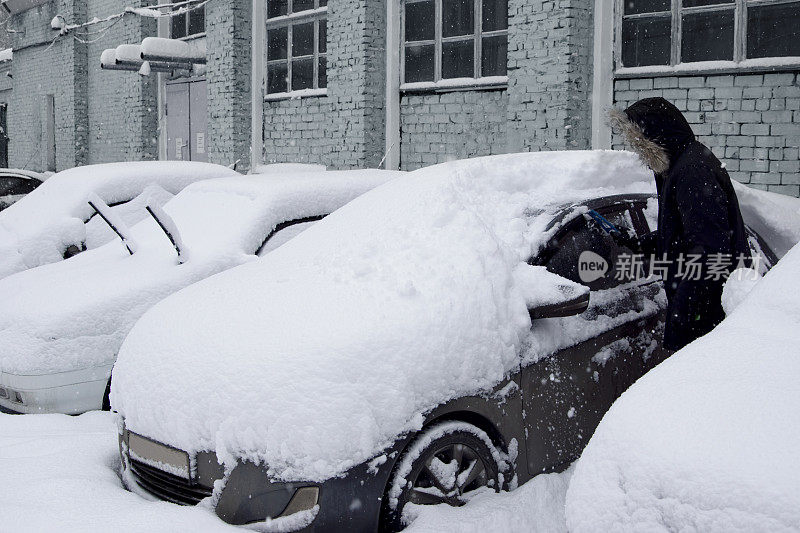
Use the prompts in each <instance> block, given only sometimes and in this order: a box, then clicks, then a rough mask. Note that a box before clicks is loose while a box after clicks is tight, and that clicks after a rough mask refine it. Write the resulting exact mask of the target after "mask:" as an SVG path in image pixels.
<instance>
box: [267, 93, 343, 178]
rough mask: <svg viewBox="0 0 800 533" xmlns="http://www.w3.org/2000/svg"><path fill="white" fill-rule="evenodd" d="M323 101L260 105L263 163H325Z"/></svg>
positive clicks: (326, 137)
mask: <svg viewBox="0 0 800 533" xmlns="http://www.w3.org/2000/svg"><path fill="white" fill-rule="evenodd" d="M330 112H331V106H330V103H328V99H327V97H314V98H304V99H302V100H300V99H294V100H277V101H269V102H264V162H265V163H320V162H322V163H326V164H327V163H328V162H329V161H330V159H329V158H328V155H329V153H330V152H331V146H330V145H331V138H330V136H329V134H328V129H329V125H328V123H329V117H330Z"/></svg>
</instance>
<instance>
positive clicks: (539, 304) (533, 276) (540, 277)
mask: <svg viewBox="0 0 800 533" xmlns="http://www.w3.org/2000/svg"><path fill="white" fill-rule="evenodd" d="M514 277H515V279H516V282H517V286H518V287H519V288H520V289H521V290H522V292H523V294H524V297H525V303H526V305H527V307H528V313H529V314H530V317H531V320H536V319H538V318H555V317H564V316H573V315H579V314H581V313H583V312H584V311H586V309H587V308H588V307H589V287H587V286H585V285H581V284H580V283H575V282H574V281H571V280H568V279H567V278H564V277H561V276H559V275H558V274H554V273H552V272H550V271H548V270H547V269H546V268H545V267H543V266H532V265H529V264H527V263H523V264H520V265H519V266H518V267H517V269H516V270H515V272H514Z"/></svg>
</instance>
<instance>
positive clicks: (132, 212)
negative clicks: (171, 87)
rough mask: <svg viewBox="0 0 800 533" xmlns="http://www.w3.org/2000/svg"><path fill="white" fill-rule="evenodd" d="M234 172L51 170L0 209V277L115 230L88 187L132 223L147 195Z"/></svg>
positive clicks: (146, 166)
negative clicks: (100, 212)
mask: <svg viewBox="0 0 800 533" xmlns="http://www.w3.org/2000/svg"><path fill="white" fill-rule="evenodd" d="M239 175H240V174H238V173H237V172H235V171H233V170H231V169H229V168H227V167H223V166H220V165H213V164H210V163H198V162H189V161H169V162H167V161H144V162H131V163H107V164H101V165H87V166H83V167H76V168H71V169H69V170H64V171H63V172H59V173H57V174H54V175H53V176H51V177H50V178H48V179H47V180H46V181H45V182H44V183H43V184H42V185H41V186H40V187H37V188H36V189H35V190H34V191H33V192H31V193H29V194H28V195H27V196H25V197H24V198H22V199H21V200H20V201H18V202H16V203H15V204H13V205H11V206H10V207H8V208H7V209H5V210H3V211H2V212H0V278H4V277H6V276H8V275H10V274H13V273H15V272H19V271H21V270H27V269H29V268H33V267H37V266H39V265H44V264H47V263H53V262H56V261H61V260H62V259H65V258H66V257H71V256H73V255H75V254H77V253H80V252H81V251H83V250H87V249H92V248H97V247H98V246H101V245H103V244H105V243H107V242H108V241H110V240H111V239H113V238H114V237H115V235H114V233H113V232H112V231H111V230H110V229H109V228H108V226H107V225H106V224H105V223H104V222H103V221H102V220H100V217H98V216H96V214H95V211H94V210H93V209H92V208H91V207H90V206H89V205H88V204H87V203H86V200H87V198H88V196H89V194H90V193H94V194H96V195H97V196H98V197H100V199H102V200H103V201H104V202H105V203H107V204H108V205H110V206H111V207H112V210H113V211H114V212H116V214H117V215H118V216H119V217H120V218H122V220H124V221H125V222H126V223H127V224H134V223H136V222H138V221H139V220H142V219H143V218H144V217H145V216H147V212H146V211H145V210H144V204H145V203H147V202H148V201H149V202H151V203H153V202H155V203H158V204H159V205H163V204H164V203H165V202H166V201H167V200H169V199H170V198H172V196H173V195H175V194H177V193H178V192H179V191H180V190H181V189H183V188H184V187H186V186H187V185H189V184H190V183H193V182H195V181H199V180H204V179H210V178H222V177H226V176H239Z"/></svg>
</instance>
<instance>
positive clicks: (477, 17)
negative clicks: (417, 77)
mask: <svg viewBox="0 0 800 533" xmlns="http://www.w3.org/2000/svg"><path fill="white" fill-rule="evenodd" d="M427 1H432V2H433V4H434V8H433V9H434V23H433V24H434V37H433V39H427V40H422V41H406V6H407V5H408V4H415V3H421V2H427ZM399 2H400V90H401V91H402V90H409V89H421V88H426V87H427V88H436V87H437V86H440V85H442V83H443V82H444V83H445V84H446V83H447V82H448V81H450V80H465V81H466V80H469V81H467V82H465V83H463V84H457V85H453V86H449V87H448V89H458V88H459V87H461V88H472V87H474V86H498V85H499V86H505V85H506V84H507V83H508V70H507V69H506V74H505V75H497V76H484V75H483V72H482V70H483V39H484V38H486V37H498V36H505V37H506V43H508V24H506V27H505V29H502V30H491V31H483V0H473V19H474V20H473V31H472V33H471V34H465V35H457V36H450V37H444V36H443V35H442V33H443V30H442V17H443V15H442V3H443V0H399ZM506 17H508V10H507V8H506ZM469 40H472V41H473V48H472V53H473V68H472V70H473V72H472V77H470V78H463V77H462V78H442V49H443V44H444V43H452V42H465V41H469ZM409 45H411V46H425V45H427V46H430V45H433V80H426V81H419V82H406V48H407V47H408V46H409ZM506 65H508V48H506Z"/></svg>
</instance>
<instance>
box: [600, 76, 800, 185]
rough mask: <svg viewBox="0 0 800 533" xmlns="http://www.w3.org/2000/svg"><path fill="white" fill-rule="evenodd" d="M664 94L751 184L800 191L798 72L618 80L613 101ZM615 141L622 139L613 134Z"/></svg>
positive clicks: (733, 173) (730, 167)
mask: <svg viewBox="0 0 800 533" xmlns="http://www.w3.org/2000/svg"><path fill="white" fill-rule="evenodd" d="M653 96H662V97H664V98H666V99H667V100H669V101H671V102H672V103H674V104H675V105H676V106H677V107H678V109H680V110H681V111H683V112H684V115H685V116H686V119H687V120H688V121H689V123H690V124H691V125H692V129H693V130H694V132H695V134H696V135H697V137H698V140H699V141H700V142H702V143H703V144H705V145H707V146H708V147H709V148H711V150H712V151H713V152H714V154H715V155H716V156H717V157H719V158H720V160H721V161H723V162H724V163H725V166H726V168H727V169H728V172H729V173H730V175H731V177H732V178H734V179H736V180H738V181H740V182H742V183H747V184H749V185H750V186H752V187H755V188H758V189H764V190H770V191H774V192H780V193H784V194H789V195H793V196H800V158H799V157H798V147H800V73H798V72H786V73H770V74H736V75H717V76H689V77H663V78H643V79H631V80H616V81H615V83H614V100H615V105H616V106H618V107H620V108H624V107H627V106H628V105H630V104H632V103H633V102H635V101H636V100H639V99H641V98H648V97H653ZM614 145H615V146H614V147H615V148H621V147H622V146H623V145H622V139H620V138H619V137H615V139H614Z"/></svg>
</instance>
